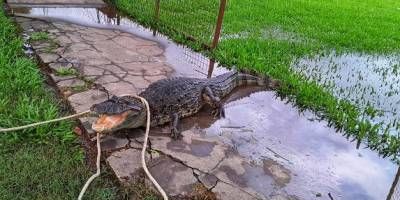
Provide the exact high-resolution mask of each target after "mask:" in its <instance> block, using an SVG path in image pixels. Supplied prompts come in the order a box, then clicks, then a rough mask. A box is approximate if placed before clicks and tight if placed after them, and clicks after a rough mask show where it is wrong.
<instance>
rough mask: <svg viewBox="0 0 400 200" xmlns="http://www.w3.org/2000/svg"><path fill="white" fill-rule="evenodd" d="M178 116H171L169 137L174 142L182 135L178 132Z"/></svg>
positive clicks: (175, 114)
mask: <svg viewBox="0 0 400 200" xmlns="http://www.w3.org/2000/svg"><path fill="white" fill-rule="evenodd" d="M178 123H179V115H178V114H177V113H174V114H172V115H171V137H172V138H173V139H175V140H177V139H179V138H180V137H181V136H182V134H181V132H180V131H179V130H178Z"/></svg>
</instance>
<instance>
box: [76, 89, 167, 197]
mask: <svg viewBox="0 0 400 200" xmlns="http://www.w3.org/2000/svg"><path fill="white" fill-rule="evenodd" d="M123 96H127V95H123ZM129 96H133V97H135V98H138V99H140V100H141V101H142V103H143V104H144V105H145V106H146V111H147V114H146V115H147V121H146V132H145V135H144V142H143V148H142V154H141V157H142V167H143V170H144V171H145V173H146V175H147V177H148V178H149V179H150V181H151V182H152V183H153V184H154V186H156V188H157V190H158V191H159V192H160V194H161V195H162V197H163V198H164V200H168V196H167V194H166V193H165V191H164V190H163V189H162V187H161V186H160V184H158V182H157V181H156V180H155V179H154V177H153V176H152V175H151V173H150V171H149V169H148V168H147V165H146V149H147V141H148V139H149V132H150V106H149V103H148V102H147V100H146V99H144V98H143V97H140V96H136V95H129ZM100 153H101V150H100V134H99V133H97V163H96V165H97V172H96V174H94V175H93V176H91V177H90V178H89V179H88V180H87V182H86V184H85V185H84V186H83V188H82V190H81V193H80V194H79V197H78V200H81V199H82V197H83V195H84V194H85V191H86V190H87V188H88V187H89V185H90V183H91V182H92V181H93V180H94V179H95V178H96V177H98V176H99V175H100Z"/></svg>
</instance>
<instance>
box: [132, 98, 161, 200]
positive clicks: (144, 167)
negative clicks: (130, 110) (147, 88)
mask: <svg viewBox="0 0 400 200" xmlns="http://www.w3.org/2000/svg"><path fill="white" fill-rule="evenodd" d="M132 96H134V97H136V98H139V99H140V100H141V101H142V103H143V104H144V105H145V106H146V111H147V122H146V132H145V135H144V141H143V148H142V167H143V170H144V171H145V172H146V175H147V177H149V179H150V181H151V182H152V183H153V184H154V186H156V188H157V190H158V191H159V192H160V193H161V195H162V197H163V198H164V200H168V196H167V194H166V193H165V191H164V190H163V189H162V187H161V186H160V184H158V182H157V181H156V180H155V179H154V177H153V176H152V175H151V173H150V171H149V169H148V168H147V165H146V149H147V141H148V139H149V131H150V106H149V103H148V102H147V101H146V99H145V98H143V97H140V96H136V95H132Z"/></svg>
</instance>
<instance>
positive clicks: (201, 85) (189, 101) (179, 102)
mask: <svg viewBox="0 0 400 200" xmlns="http://www.w3.org/2000/svg"><path fill="white" fill-rule="evenodd" d="M244 85H254V86H257V85H258V86H265V87H268V88H276V87H278V86H279V85H280V84H279V82H278V81H277V80H274V79H271V78H260V77H257V76H253V75H249V74H245V73H239V72H228V73H225V74H222V75H219V76H216V77H213V78H210V79H200V78H187V77H173V78H167V79H162V80H159V81H156V82H154V83H152V84H150V85H149V87H148V88H147V89H145V90H144V91H143V92H141V93H140V94H139V96H141V97H143V98H145V99H146V100H147V101H148V103H149V106H150V111H151V117H150V121H151V124H150V125H151V127H154V126H158V125H163V124H165V123H168V122H169V123H171V137H173V138H175V139H177V138H179V137H180V132H179V130H178V128H177V126H178V122H179V119H181V118H183V117H188V116H191V115H194V114H195V113H197V112H199V111H200V109H202V108H203V107H204V106H205V105H209V106H211V107H212V108H213V109H212V110H213V114H214V116H218V115H219V116H220V117H224V113H225V112H224V109H223V105H222V103H221V100H222V99H223V98H224V97H226V96H227V95H228V94H229V93H231V92H232V90H233V89H235V88H237V87H239V86H244ZM90 110H91V111H92V113H95V114H97V115H98V116H99V118H98V119H97V120H96V121H95V122H94V123H93V124H92V129H93V130H95V131H97V132H100V133H109V132H114V131H117V130H120V129H126V128H138V127H142V126H145V122H146V108H145V106H144V105H143V104H142V102H141V101H140V100H139V99H137V98H134V97H132V96H129V95H127V96H122V97H116V96H113V97H112V98H109V99H108V100H106V101H104V102H101V103H98V104H94V105H93V106H92V107H91V108H90Z"/></svg>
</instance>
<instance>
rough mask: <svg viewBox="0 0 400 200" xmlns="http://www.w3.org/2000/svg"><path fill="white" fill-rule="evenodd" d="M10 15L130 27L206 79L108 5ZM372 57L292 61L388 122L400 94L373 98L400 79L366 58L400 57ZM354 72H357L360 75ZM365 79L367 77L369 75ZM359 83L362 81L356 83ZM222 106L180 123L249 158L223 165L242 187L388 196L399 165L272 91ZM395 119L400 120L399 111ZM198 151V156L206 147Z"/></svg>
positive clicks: (179, 52)
mask: <svg viewBox="0 0 400 200" xmlns="http://www.w3.org/2000/svg"><path fill="white" fill-rule="evenodd" d="M13 13H14V14H16V15H18V16H26V17H33V18H39V19H44V20H49V21H65V22H71V23H75V24H79V25H84V26H90V27H98V28H104V29H117V30H121V31H124V32H128V33H131V34H134V35H137V36H140V37H142V38H145V39H149V40H152V41H156V42H157V43H159V44H160V45H162V46H163V48H164V49H165V56H166V58H167V60H168V62H169V64H170V65H171V66H172V67H173V68H174V70H175V72H174V74H173V76H190V77H203V78H205V77H206V75H207V67H208V59H207V58H205V57H204V56H202V55H200V54H197V53H194V52H191V51H190V50H188V49H186V48H184V47H180V46H178V45H176V44H174V43H172V42H171V41H169V40H168V39H167V38H166V37H163V36H160V35H157V36H155V37H154V36H153V35H152V32H151V31H150V30H148V29H145V28H143V27H141V26H139V25H137V24H136V23H134V22H132V21H131V20H129V19H128V18H125V17H123V16H121V15H119V14H118V13H117V12H115V10H113V9H112V8H109V7H106V8H52V7H46V8H14V9H13ZM371 59H372V58H363V57H359V56H357V55H354V56H350V57H340V56H339V57H334V58H330V57H329V58H320V59H316V60H314V59H304V60H299V61H298V62H297V63H295V65H296V66H298V70H299V71H300V72H302V73H305V74H309V75H310V76H312V77H313V78H316V79H317V80H321V81H322V83H326V84H328V83H329V81H331V83H334V84H336V85H339V86H341V87H343V89H342V90H333V92H334V93H335V95H337V96H339V97H346V98H347V97H350V98H351V99H352V100H353V101H354V102H356V101H357V100H358V101H360V99H369V100H368V101H365V102H361V103H364V104H365V105H368V102H369V104H372V105H373V106H379V108H381V109H382V110H385V111H387V112H385V116H383V117H384V119H392V118H391V117H392V115H390V114H387V113H395V111H396V110H395V107H396V106H395V105H396V102H397V101H399V100H400V99H399V98H398V96H396V95H395V94H394V95H392V96H390V97H391V98H389V100H382V101H379V102H374V101H373V99H375V98H377V97H379V98H383V97H385V98H387V97H388V95H389V94H388V93H390V91H391V90H390V88H391V87H395V88H396V89H398V86H399V82H398V80H397V82H396V81H395V82H392V80H393V79H395V78H396V77H393V76H392V75H389V74H388V75H387V76H386V77H387V78H386V79H385V80H387V82H382V83H381V84H383V86H382V87H383V89H379V87H381V86H380V85H379V84H378V82H379V80H380V79H379V78H377V77H375V78H374V77H373V74H369V73H367V72H365V71H364V70H363V69H364V68H365V66H364V65H363V63H368V62H372V63H375V65H372V66H371V69H370V70H371V71H372V72H375V73H376V74H378V75H381V74H382V73H384V72H383V71H384V70H383V71H379V70H377V71H375V70H376V69H378V68H379V67H380V66H383V65H386V63H389V64H390V65H393V66H394V65H395V64H396V62H397V63H398V60H396V59H395V58H386V60H385V59H383V58H378V57H376V58H375V60H374V59H372V60H371ZM331 60H333V61H331ZM367 61H368V62H367ZM382 62H383V63H382ZM325 63H327V64H329V63H333V64H335V63H336V64H335V66H337V68H336V72H337V74H338V76H337V77H336V76H335V77H334V78H330V76H326V77H325V75H326V74H331V72H330V70H332V68H330V67H329V68H328V67H326V69H325V68H324V67H325V66H328V65H327V64H325ZM354 63H358V64H357V65H358V66H359V68H352V69H349V65H350V64H351V65H353V64H354ZM322 66H324V67H322ZM374 66H375V67H374ZM215 69H216V70H215V71H214V73H213V75H214V76H215V75H218V74H221V73H223V72H226V71H228V70H227V69H224V68H215ZM368 69H369V68H368ZM374 69H375V70H374ZM306 70H307V71H306ZM317 70H320V71H317ZM354 70H356V73H354ZM350 71H351V72H352V73H350ZM364 73H366V74H364ZM349 74H355V76H352V75H349ZM356 74H360V76H362V78H359V77H357V76H356ZM390 74H392V73H390ZM378 75H375V76H378ZM366 76H369V78H368V79H367V78H365V79H364V77H366ZM369 80H376V82H373V81H369ZM355 82H357V84H354V85H352V84H351V83H355ZM375 83H376V85H375ZM386 83H387V84H386ZM358 85H361V86H363V87H365V88H366V90H367V89H368V91H369V90H371V91H374V93H372V92H371V94H370V96H363V95H362V93H356V92H354V91H353V90H354V89H352V88H354V87H359V86H358ZM376 86H377V87H378V88H375V87H376ZM372 88H375V89H372ZM365 93H367V92H365ZM397 103H398V102H397ZM224 108H225V111H226V117H225V118H223V119H218V120H216V119H212V117H210V115H209V113H208V112H202V113H200V114H199V115H196V116H194V117H191V118H188V119H185V120H183V124H182V126H183V127H185V129H196V130H198V131H199V133H200V134H202V135H204V137H210V138H218V139H219V140H220V141H223V142H224V143H225V144H227V145H229V146H230V147H231V149H232V153H233V154H237V155H239V156H240V157H242V158H245V159H246V160H247V161H249V164H245V165H244V172H243V173H242V174H241V175H238V174H235V172H234V171H231V170H230V169H229V168H226V169H225V171H226V173H227V174H228V176H231V177H232V179H235V180H236V182H237V183H238V184H239V185H241V186H243V187H249V188H252V189H253V190H255V191H256V192H258V193H260V194H262V195H263V196H264V197H265V198H279V195H285V196H289V197H290V198H291V199H304V200H308V199H319V198H318V197H319V196H321V197H320V199H329V195H330V196H331V197H332V198H333V199H335V200H338V199H343V200H345V199H360V200H382V199H385V198H386V195H387V194H388V192H389V189H390V185H391V183H392V181H393V179H394V175H395V172H396V169H397V166H396V165H395V164H393V163H392V162H391V161H389V160H387V159H382V158H380V157H379V156H378V155H377V153H376V152H373V151H370V150H369V149H367V148H364V147H363V146H362V147H361V148H360V149H356V148H355V147H356V144H355V143H352V142H350V141H348V140H346V139H345V138H344V137H342V135H341V133H337V132H336V131H335V130H334V129H333V128H330V127H328V125H327V123H326V122H325V121H320V120H318V119H317V117H315V116H314V115H313V114H312V113H309V112H307V111H306V112H302V113H299V111H298V110H297V109H296V108H295V106H293V105H291V104H288V103H286V102H285V101H284V100H281V99H278V98H277V97H276V96H275V93H274V92H273V91H264V90H263V89H262V88H241V89H238V90H236V91H235V92H234V93H232V95H231V96H230V97H229V98H228V99H226V103H225V106H224ZM386 114H387V116H386ZM393 116H394V117H395V118H396V117H399V116H398V115H395V114H393ZM382 120H383V118H382ZM204 148H206V149H207V147H204ZM199 149H202V148H200V147H199ZM197 153H198V154H200V155H201V151H200V152H197Z"/></svg>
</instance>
